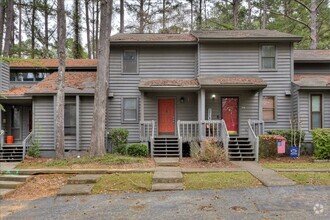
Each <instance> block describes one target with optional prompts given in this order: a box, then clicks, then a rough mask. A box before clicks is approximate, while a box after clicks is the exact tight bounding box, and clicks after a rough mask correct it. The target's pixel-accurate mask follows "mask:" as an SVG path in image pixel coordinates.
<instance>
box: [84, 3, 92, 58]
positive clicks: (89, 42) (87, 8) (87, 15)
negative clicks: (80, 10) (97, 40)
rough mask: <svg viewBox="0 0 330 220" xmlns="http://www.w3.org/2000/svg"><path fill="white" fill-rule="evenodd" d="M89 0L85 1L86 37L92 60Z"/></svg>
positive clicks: (89, 55) (89, 56)
mask: <svg viewBox="0 0 330 220" xmlns="http://www.w3.org/2000/svg"><path fill="white" fill-rule="evenodd" d="M88 6H89V0H85V12H86V35H87V52H88V59H91V58H92V55H91V36H90V30H89V7H88Z"/></svg>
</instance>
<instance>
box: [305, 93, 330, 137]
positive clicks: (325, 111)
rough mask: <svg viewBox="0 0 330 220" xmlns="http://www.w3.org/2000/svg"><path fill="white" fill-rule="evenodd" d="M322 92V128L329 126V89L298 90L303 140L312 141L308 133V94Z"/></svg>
mask: <svg viewBox="0 0 330 220" xmlns="http://www.w3.org/2000/svg"><path fill="white" fill-rule="evenodd" d="M311 94H323V128H330V114H329V112H330V91H311V90H309V91H306V90H301V91H300V92H299V115H300V120H301V121H302V129H303V130H304V131H305V132H306V137H305V141H306V142H312V141H313V139H312V135H311V134H310V132H309V130H310V126H311V125H310V123H311V122H310V121H311V118H310V95H311Z"/></svg>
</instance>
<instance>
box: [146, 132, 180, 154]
mask: <svg viewBox="0 0 330 220" xmlns="http://www.w3.org/2000/svg"><path fill="white" fill-rule="evenodd" d="M152 147H153V156H154V157H179V156H180V148H179V139H178V137H155V138H154V142H153V146H152Z"/></svg>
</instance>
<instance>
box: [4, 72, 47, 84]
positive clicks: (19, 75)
mask: <svg viewBox="0 0 330 220" xmlns="http://www.w3.org/2000/svg"><path fill="white" fill-rule="evenodd" d="M49 74H50V73H48V72H11V73H10V81H13V82H35V81H41V80H43V79H45V78H46V77H47V76H49Z"/></svg>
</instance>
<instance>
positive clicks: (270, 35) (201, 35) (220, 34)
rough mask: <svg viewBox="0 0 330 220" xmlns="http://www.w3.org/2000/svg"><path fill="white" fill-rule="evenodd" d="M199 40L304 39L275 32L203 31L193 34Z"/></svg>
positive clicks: (193, 32)
mask: <svg viewBox="0 0 330 220" xmlns="http://www.w3.org/2000/svg"><path fill="white" fill-rule="evenodd" d="M191 33H192V34H193V35H194V36H195V37H196V38H198V40H200V41H201V40H202V41H203V40H204V41H205V40H216V41H238V40H239V41H263V40H267V41H271V40H276V41H301V40H302V37H300V36H296V35H292V34H288V33H283V32H279V31H275V30H201V31H192V32H191Z"/></svg>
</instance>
